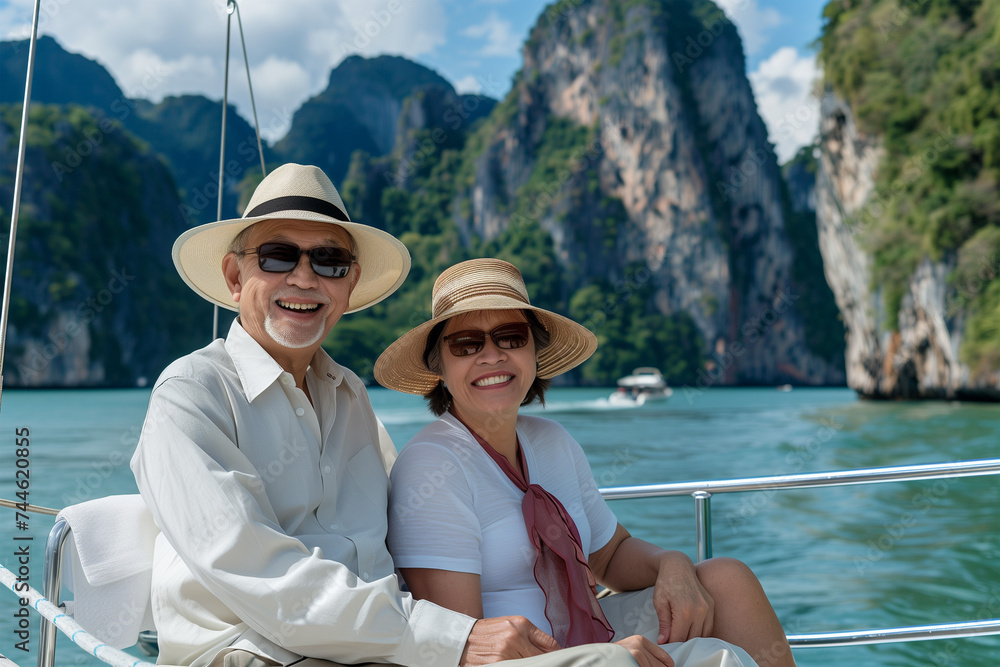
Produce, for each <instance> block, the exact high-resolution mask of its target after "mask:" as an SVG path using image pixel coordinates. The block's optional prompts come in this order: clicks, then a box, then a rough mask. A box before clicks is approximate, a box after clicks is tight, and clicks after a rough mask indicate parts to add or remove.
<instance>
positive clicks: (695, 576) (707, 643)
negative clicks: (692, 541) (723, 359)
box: [375, 259, 794, 666]
mask: <svg viewBox="0 0 1000 667" xmlns="http://www.w3.org/2000/svg"><path fill="white" fill-rule="evenodd" d="M432 312H433V317H432V318H431V319H430V320H429V321H427V322H425V323H424V324H422V325H420V326H418V327H416V328H415V329H413V330H411V331H409V332H407V333H406V334H404V335H403V336H402V337H400V338H399V340H397V341H395V342H394V343H393V344H392V345H391V346H389V348H387V349H386V350H385V352H384V353H383V354H382V356H381V357H379V359H378V362H377V363H376V364H375V377H376V379H377V380H378V381H379V382H380V383H381V384H382V385H384V386H386V387H389V388H391V389H396V390H398V391H403V392H408V393H413V394H421V395H423V396H425V397H426V398H427V400H428V401H429V404H430V409H431V411H432V412H434V414H436V415H437V416H438V417H439V419H438V420H437V421H436V422H434V423H432V424H430V425H429V426H427V427H426V428H424V429H423V430H421V431H420V432H419V433H418V434H417V435H416V436H414V437H413V439H412V440H410V442H409V443H407V445H406V446H405V447H404V448H403V451H402V453H401V454H400V456H399V459H398V460H397V462H396V464H395V466H394V467H393V470H392V495H391V499H390V518H389V535H388V545H389V549H390V551H391V553H392V556H393V559H394V561H395V564H396V566H397V567H398V568H399V570H400V572H401V573H402V575H403V578H404V579H405V580H406V584H407V586H408V587H409V589H410V591H411V592H412V593H413V595H414V596H415V597H417V598H424V599H428V600H431V601H432V602H435V603H437V604H440V605H442V606H444V607H448V608H450V609H454V610H456V611H460V612H464V613H466V614H469V615H471V616H473V617H476V618H490V617H496V616H508V615H517V616H525V617H527V618H528V619H529V620H530V621H531V622H532V623H534V624H535V625H536V626H538V627H539V628H540V629H542V630H543V631H545V632H547V633H550V634H551V635H552V636H553V637H554V638H555V639H556V641H558V642H559V644H560V645H561V646H564V647H566V646H576V645H580V644H586V643H593V642H607V641H618V642H620V643H623V644H625V645H626V646H627V647H628V648H629V649H630V650H631V651H632V653H633V655H634V656H635V657H636V659H637V661H638V662H639V663H640V664H651V665H655V664H666V665H670V664H674V663H676V664H677V665H686V666H692V665H699V666H700V665H752V664H754V660H756V661H757V662H758V663H759V664H761V665H781V666H786V665H794V661H793V659H792V655H791V650H790V649H789V646H788V643H787V641H786V640H785V635H784V632H783V630H782V628H781V625H780V623H779V622H778V619H777V617H776V616H775V614H774V611H773V610H772V608H771V605H770V603H769V602H768V600H767V597H766V596H765V594H764V591H763V589H762V588H761V586H760V584H759V582H758V581H757V579H756V577H755V576H754V575H753V573H752V572H751V571H750V570H749V569H748V568H747V567H746V566H745V565H743V564H742V563H741V562H739V561H736V560H732V559H725V558H715V559H711V560H708V561H705V562H703V563H699V564H698V565H695V564H693V563H692V562H691V560H690V559H689V558H688V557H687V556H686V555H684V554H683V553H680V552H678V551H666V550H663V549H660V548H658V547H656V546H654V545H652V544H649V543H648V542H644V541H642V540H640V539H637V538H634V537H631V536H630V535H629V532H628V531H627V530H626V529H625V528H624V527H623V526H622V525H621V524H619V523H618V521H617V520H616V518H615V516H614V514H613V513H612V512H611V510H610V509H609V508H608V506H607V504H606V503H605V501H604V499H603V498H602V497H601V495H600V493H599V492H598V489H597V484H596V482H595V481H594V477H593V474H592V473H591V471H590V468H589V466H588V464H587V460H586V457H585V456H584V453H583V451H582V449H581V448H580V445H579V444H578V443H577V442H576V441H575V440H574V439H573V438H572V436H570V435H569V434H568V433H567V432H566V431H565V430H564V429H563V428H562V427H561V426H560V425H559V424H557V423H555V422H553V421H550V420H548V419H542V418H539V417H533V416H525V415H519V414H518V410H519V408H520V406H522V405H527V404H528V403H530V402H532V401H534V400H538V401H542V400H543V397H544V393H545V389H546V387H547V386H548V384H549V383H548V381H549V379H550V378H552V377H554V376H556V375H559V374H560V373H563V372H565V371H567V370H569V369H571V368H573V367H575V366H577V365H578V364H580V363H582V362H583V361H585V360H586V359H587V358H588V357H590V355H591V354H593V352H594V350H595V349H596V348H597V340H596V338H595V337H594V335H593V334H592V333H591V332H590V331H588V330H587V329H586V328H584V327H582V326H580V325H579V324H577V323H575V322H573V321H572V320H569V319H567V318H565V317H562V316H560V315H557V314H555V313H552V312H549V311H546V310H543V309H541V308H537V307H535V306H532V305H531V304H530V303H529V300H528V295H527V291H526V289H525V287H524V282H523V279H522V278H521V274H520V272H519V271H518V270H517V269H516V268H515V267H514V266H512V265H511V264H508V263H507V262H503V261H500V260H496V259H477V260H470V261H467V262H462V263H460V264H457V265H455V266H453V267H451V268H450V269H448V270H446V271H445V272H444V273H442V274H441V276H440V277H439V278H438V280H437V282H436V283H435V285H434V291H433V297H432ZM597 583H599V584H601V585H602V586H604V587H606V588H609V589H611V590H612V591H616V592H623V591H636V592H635V593H620V594H618V595H611V596H608V597H605V598H603V599H602V600H600V602H599V601H598V600H597V598H596V586H595V584H597ZM634 635H644V636H645V638H642V637H639V636H634ZM698 638H702V639H698ZM704 638H716V639H704ZM648 640H654V641H655V642H656V643H657V644H661V645H666V646H664V648H666V650H667V653H669V654H670V656H672V658H671V657H668V655H667V653H664V652H663V651H662V650H661V649H660V648H659V647H658V646H656V645H654V644H652V643H651V642H650V641H648ZM719 640H725V641H719ZM727 642H728V643H727ZM744 649H745V651H744ZM747 652H749V654H750V655H752V656H753V659H751V658H750V656H749V655H747Z"/></svg>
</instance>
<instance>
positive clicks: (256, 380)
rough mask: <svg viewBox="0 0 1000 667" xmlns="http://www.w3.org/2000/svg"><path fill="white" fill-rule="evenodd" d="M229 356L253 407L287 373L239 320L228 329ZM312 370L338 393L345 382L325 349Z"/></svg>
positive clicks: (315, 359) (340, 371) (337, 366)
mask: <svg viewBox="0 0 1000 667" xmlns="http://www.w3.org/2000/svg"><path fill="white" fill-rule="evenodd" d="M226 352H228V353H229V357H230V358H231V359H232V360H233V365H234V366H235V367H236V373H237V375H239V377H240V382H241V383H242V384H243V391H244V393H245V394H246V397H247V400H248V401H250V402H251V403H252V402H253V401H254V399H256V398H257V397H258V396H260V395H261V394H262V393H263V392H264V390H265V389H267V388H268V387H270V386H271V385H272V384H274V383H275V382H277V381H278V379H279V378H280V377H281V375H282V374H283V373H284V372H285V369H283V368H282V367H281V365H280V364H279V363H278V362H277V361H275V360H274V357H272V356H271V355H270V354H268V353H267V350H265V349H264V348H263V347H261V346H260V343H258V342H257V341H256V340H254V339H253V337H252V336H251V335H250V334H248V333H247V332H246V330H245V329H244V328H243V327H242V326H240V323H239V320H238V319H235V320H233V324H232V326H230V327H229V335H228V336H227V337H226ZM309 369H310V370H311V371H312V374H313V377H315V378H316V379H317V380H320V381H322V382H330V383H331V384H330V389H336V388H337V387H338V386H339V385H340V384H341V382H343V380H344V368H343V367H342V366H341V365H340V364H338V363H337V362H335V361H334V360H333V359H331V358H330V355H329V354H327V353H326V350H324V349H323V348H320V349H318V350H317V351H316V354H314V355H313V358H312V361H311V362H310V366H309ZM347 387H348V388H351V384H350V383H347ZM352 391H353V389H352Z"/></svg>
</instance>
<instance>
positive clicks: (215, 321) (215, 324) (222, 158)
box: [212, 0, 236, 340]
mask: <svg viewBox="0 0 1000 667" xmlns="http://www.w3.org/2000/svg"><path fill="white" fill-rule="evenodd" d="M235 7H236V0H229V1H228V2H227V3H226V14H227V16H226V68H225V75H224V77H223V83H222V132H221V133H220V139H219V143H220V147H219V189H218V199H217V205H216V207H215V219H216V221H218V220H222V188H223V185H224V184H225V174H226V107H228V106H229V36H230V34H231V33H232V31H233V10H234V9H235ZM218 337H219V306H218V304H216V305H214V306H212V340H215V339H216V338H218Z"/></svg>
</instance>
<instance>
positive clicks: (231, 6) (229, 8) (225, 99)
mask: <svg viewBox="0 0 1000 667" xmlns="http://www.w3.org/2000/svg"><path fill="white" fill-rule="evenodd" d="M233 12H236V21H237V23H238V25H239V27H240V44H241V45H242V46H243V63H244V64H245V65H246V70H247V87H248V88H249V89H250V108H251V109H253V129H254V133H255V134H256V135H257V155H259V156H260V171H261V173H262V174H263V175H264V176H267V167H265V166H264V146H263V144H262V143H261V140H260V123H258V122H257V102H256V101H255V100H254V97H253V82H252V81H251V80H250V59H249V58H247V40H246V37H245V36H244V34H243V18H242V15H241V14H240V6H239V5H238V4H237V3H236V0H228V1H227V2H226V13H227V14H228V16H227V18H226V68H225V77H224V82H223V86H222V139H221V142H220V143H221V144H222V145H221V148H220V149H219V196H218V205H217V207H216V217H215V219H216V221H219V220H222V188H223V184H224V179H225V166H226V107H227V106H228V105H229V41H230V34H231V33H232V26H233ZM218 337H219V306H218V305H216V306H214V307H213V309H212V340H215V339H216V338H218Z"/></svg>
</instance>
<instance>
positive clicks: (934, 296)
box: [816, 93, 1000, 400]
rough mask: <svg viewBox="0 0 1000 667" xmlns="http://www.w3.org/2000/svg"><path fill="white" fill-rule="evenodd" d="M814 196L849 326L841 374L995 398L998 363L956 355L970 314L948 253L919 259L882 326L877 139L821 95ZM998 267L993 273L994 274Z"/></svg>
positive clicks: (826, 257) (884, 388)
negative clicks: (872, 238) (875, 257)
mask: <svg viewBox="0 0 1000 667" xmlns="http://www.w3.org/2000/svg"><path fill="white" fill-rule="evenodd" d="M820 147H821V157H820V164H819V169H818V172H817V185H816V190H817V193H816V200H817V211H816V213H817V223H818V226H819V239H820V249H821V251H822V253H823V266H824V269H825V271H826V276H827V281H828V282H829V284H830V287H831V288H832V289H833V292H834V294H835V296H836V299H837V305H838V306H839V308H840V312H841V314H842V316H843V318H844V322H845V324H846V325H847V328H848V337H847V354H846V364H847V381H848V384H849V385H850V386H851V387H852V388H854V389H855V390H857V391H858V392H859V393H860V394H862V395H864V396H868V397H871V398H973V399H993V400H996V399H1000V369H997V368H989V367H986V368H976V369H972V368H970V367H969V366H968V365H967V364H965V363H963V362H962V361H961V360H960V355H959V350H960V348H961V344H962V340H963V337H964V334H965V325H966V317H965V315H966V313H965V311H964V309H963V308H961V307H959V308H956V307H953V306H954V305H955V304H956V298H955V297H956V291H955V288H954V287H951V286H949V282H948V278H949V276H950V275H951V274H952V272H953V271H954V270H955V266H956V260H955V257H954V255H946V256H944V257H943V258H942V259H940V260H938V261H932V260H931V259H930V258H929V257H924V259H923V260H922V261H921V263H920V264H919V266H918V267H917V269H916V271H915V272H913V274H912V275H911V277H910V280H909V284H908V287H907V289H906V292H905V294H904V296H903V300H902V303H901V307H900V310H899V313H898V328H896V329H893V328H890V327H889V326H888V325H887V320H888V319H889V318H888V317H887V315H888V313H886V305H885V299H884V295H883V294H882V292H881V290H880V289H879V287H878V286H873V284H872V258H871V256H870V253H869V252H868V251H867V247H866V240H867V238H868V235H869V234H871V233H873V232H874V231H875V227H876V226H877V224H878V221H879V218H880V217H881V216H882V215H884V213H885V208H886V206H887V205H888V203H889V202H888V201H887V199H886V198H887V196H891V195H887V194H886V193H879V192H877V191H876V188H875V178H876V173H877V170H878V167H879V163H880V161H881V159H882V158H883V155H884V150H883V148H882V141H881V139H880V138H879V137H878V136H876V135H872V134H868V133H865V132H864V131H862V130H860V129H859V128H858V126H857V124H856V122H855V120H854V114H853V113H852V110H851V109H850V107H849V106H848V105H847V104H846V103H845V102H844V101H843V100H842V99H840V98H838V97H837V96H836V95H834V94H833V93H827V94H826V95H825V96H824V98H823V102H822V107H821V125H820ZM995 274H996V269H993V272H992V275H994V276H995Z"/></svg>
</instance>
